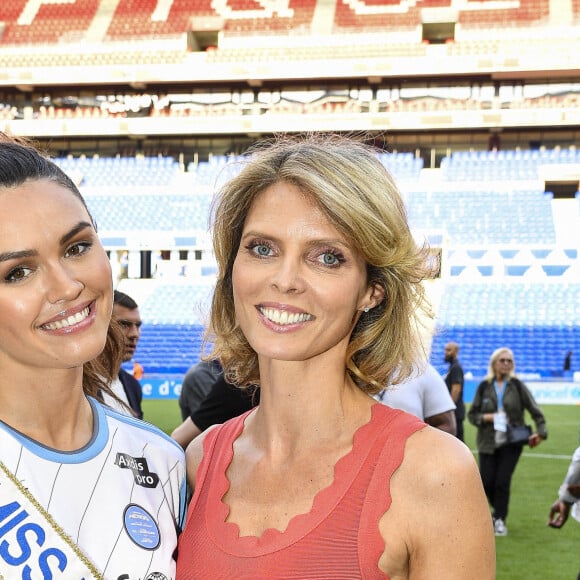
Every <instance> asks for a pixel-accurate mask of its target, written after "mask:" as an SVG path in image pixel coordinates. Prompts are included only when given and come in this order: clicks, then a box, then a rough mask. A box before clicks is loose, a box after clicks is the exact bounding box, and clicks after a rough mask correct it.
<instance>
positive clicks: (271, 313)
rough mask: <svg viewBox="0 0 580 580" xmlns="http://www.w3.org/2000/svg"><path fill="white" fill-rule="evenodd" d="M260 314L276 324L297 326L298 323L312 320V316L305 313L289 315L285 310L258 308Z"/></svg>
mask: <svg viewBox="0 0 580 580" xmlns="http://www.w3.org/2000/svg"><path fill="white" fill-rule="evenodd" d="M260 312H261V313H262V314H263V315H264V316H265V317H266V318H267V319H268V320H271V321H272V322H275V323H276V324H282V325H285V324H298V323H299V322H306V321H307V320H310V319H311V318H312V314H307V313H306V312H301V313H291V312H286V311H285V310H276V309H274V308H260Z"/></svg>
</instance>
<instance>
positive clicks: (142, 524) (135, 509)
mask: <svg viewBox="0 0 580 580" xmlns="http://www.w3.org/2000/svg"><path fill="white" fill-rule="evenodd" d="M123 521H124V524H125V531H126V532H127V534H129V537H130V538H131V539H132V540H133V541H134V542H135V543H136V544H137V545H138V546H140V547H141V548H143V549H144V550H155V549H157V548H158V547H159V543H160V541H161V536H160V533H159V526H158V525H157V522H156V521H155V520H154V519H153V516H151V514H150V513H149V512H147V511H146V510H144V509H143V508H142V507H141V506H138V505H136V504H134V503H132V504H129V505H128V506H127V507H126V508H125V513H124V514H123Z"/></svg>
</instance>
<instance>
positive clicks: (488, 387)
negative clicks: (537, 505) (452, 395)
mask: <svg viewBox="0 0 580 580" xmlns="http://www.w3.org/2000/svg"><path fill="white" fill-rule="evenodd" d="M526 410H527V411H528V413H529V414H530V415H531V417H532V419H533V420H534V423H535V424H536V432H535V433H531V434H530V435H529V438H528V439H527V441H523V442H521V443H509V442H508V427H518V426H520V427H521V426H523V425H525V421H524V412H525V411H526ZM468 419H469V421H470V422H471V423H472V424H473V425H475V426H476V427H477V450H478V452H479V471H480V473H481V478H482V481H483V487H484V489H485V493H486V495H487V499H488V501H489V503H490V505H491V507H492V508H493V518H494V530H495V535H496V536H505V535H507V527H506V523H505V522H506V519H507V516H508V507H509V499H510V487H511V480H512V475H513V473H514V471H515V468H516V465H517V463H518V460H519V458H520V455H521V454H522V449H523V445H524V444H529V445H530V446H531V447H535V446H536V445H539V444H540V443H541V442H542V441H543V440H544V439H546V438H547V436H548V433H547V431H546V420H545V418H544V414H543V413H542V411H541V410H540V408H539V407H538V404H537V403H536V401H535V399H534V397H533V395H532V393H531V392H530V390H529V389H528V388H527V387H526V385H524V383H523V382H522V381H520V380H519V379H518V378H517V377H516V374H515V362H514V354H513V352H512V351H511V350H510V349H509V348H507V347H502V348H498V349H497V350H496V351H494V353H493V354H492V355H491V358H490V361H489V369H488V373H487V375H486V377H485V379H484V380H483V381H482V382H481V383H480V384H479V385H478V387H477V390H476V392H475V395H474V398H473V402H472V404H471V407H470V409H469V413H468Z"/></svg>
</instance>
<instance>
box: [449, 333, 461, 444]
mask: <svg viewBox="0 0 580 580" xmlns="http://www.w3.org/2000/svg"><path fill="white" fill-rule="evenodd" d="M458 355H459V345H458V344H457V343H456V342H448V343H447V344H446V345H445V351H444V359H445V362H446V363H449V369H448V370H447V374H446V375H445V384H446V385H447V389H448V390H449V393H450V394H451V398H452V399H453V402H454V403H455V425H456V431H455V434H456V436H457V438H458V439H459V440H460V441H463V440H464V431H463V422H464V421H465V403H464V401H463V383H464V379H463V367H462V366H461V363H460V362H459V359H458V358H457V356H458Z"/></svg>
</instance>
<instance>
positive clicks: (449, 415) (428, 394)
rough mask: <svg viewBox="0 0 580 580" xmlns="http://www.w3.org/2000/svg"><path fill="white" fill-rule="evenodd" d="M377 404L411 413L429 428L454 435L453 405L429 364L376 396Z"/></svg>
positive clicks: (438, 376) (442, 381)
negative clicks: (379, 402)
mask: <svg viewBox="0 0 580 580" xmlns="http://www.w3.org/2000/svg"><path fill="white" fill-rule="evenodd" d="M375 398H376V399H377V400H378V401H381V403H383V404H385V405H389V407H393V408H395V409H402V410H403V411H407V412H408V413H411V414H413V415H415V416H417V417H419V419H423V421H425V423H427V424H429V425H431V426H432V427H437V429H441V430H442V431H446V432H447V433H451V435H455V433H456V431H455V429H456V424H455V403H454V402H453V399H452V398H451V395H450V394H449V391H448V390H447V385H446V384H445V381H444V380H443V377H441V375H440V374H439V373H438V372H437V369H435V367H433V365H431V364H430V363H424V364H422V365H420V366H418V368H417V370H416V374H414V375H413V376H412V377H411V378H410V379H408V380H406V381H405V382H403V383H400V384H399V385H394V386H390V387H387V388H385V389H383V390H382V391H381V392H380V393H378V394H377V395H375Z"/></svg>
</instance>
